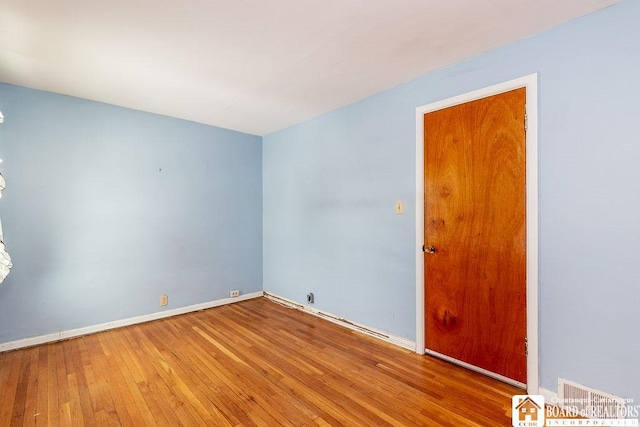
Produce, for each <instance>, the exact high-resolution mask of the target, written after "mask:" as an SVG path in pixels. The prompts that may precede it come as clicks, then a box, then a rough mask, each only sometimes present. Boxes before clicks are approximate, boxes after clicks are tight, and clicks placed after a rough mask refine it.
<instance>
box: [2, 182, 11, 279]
mask: <svg viewBox="0 0 640 427" xmlns="http://www.w3.org/2000/svg"><path fill="white" fill-rule="evenodd" d="M4 187H5V183H4V177H3V176H2V174H0V199H1V198H2V190H4ZM11 267H13V264H11V257H10V256H9V254H8V253H7V251H6V250H5V249H4V237H3V235H2V221H0V283H2V282H3V281H4V279H5V277H7V275H8V274H9V270H10V269H11Z"/></svg>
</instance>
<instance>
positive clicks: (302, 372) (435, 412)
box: [0, 298, 522, 426]
mask: <svg viewBox="0 0 640 427" xmlns="http://www.w3.org/2000/svg"><path fill="white" fill-rule="evenodd" d="M514 394H522V390H519V389H517V388H514V387H511V386H509V385H506V384H503V383H501V382H498V381H495V380H492V379H490V378H487V377H484V376H482V375H479V374H476V373H473V372H470V371H467V370H465V369H462V368H459V367H456V366H454V365H451V364H449V363H447V362H443V361H440V360H437V359H434V358H431V357H428V356H420V355H417V354H415V353H412V352H410V351H408V350H403V349H400V348H398V347H395V346H392V345H389V344H386V343H384V342H381V341H378V340H376V339H373V338H370V337H367V336H364V335H362V334H359V333H356V332H352V331H350V330H348V329H345V328H342V327H340V326H337V325H334V324H332V323H330V322H327V321H325V320H322V319H319V318H316V317H314V316H311V315H308V314H305V313H301V312H299V311H296V310H293V309H289V308H286V307H283V306H280V305H278V304H276V303H273V302H271V301H268V300H266V299H264V298H259V299H254V300H250V301H245V302H240V303H236V304H232V305H227V306H223V307H217V308H213V309H209V310H205V311H201V312H197V313H191V314H186V315H182V316H177V317H173V318H169V319H164V320H158V321H154V322H150V323H145V324H141V325H135V326H130V327H126V328H121V329H116V330H112V331H107V332H102V333H98V334H95V335H89V336H85V337H82V338H76V339H72V340H68V341H63V342H58V343H53V344H47V345H42V346H38V347H33V348H28V349H22V350H15V351H11V352H6V353H2V354H0V426H9V425H51V426H58V425H73V426H81V425H88V426H90V425H99V426H102V425H132V426H141V425H171V426H177V425H186V426H192V425H214V426H238V425H247V426H248V425H258V426H278V425H285V426H314V425H320V426H327V425H334V426H338V425H346V426H357V425H366V426H383V425H392V426H399V425H407V426H411V425H414V426H438V425H443V426H466V425H470V426H473V425H479V426H509V425H511V396H512V395H514Z"/></svg>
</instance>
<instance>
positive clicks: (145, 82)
mask: <svg viewBox="0 0 640 427" xmlns="http://www.w3.org/2000/svg"><path fill="white" fill-rule="evenodd" d="M618 1H619V0H268V1H265V0H262V1H257V0H226V1H223V0H181V1H175V0H173V1H169V0H155V1H152V0H138V1H131V0H110V1H104V0H101V1H97V0H56V1H51V0H2V1H1V2H0V81H3V82H6V83H12V84H17V85H21V86H27V87H31V88H36V89H42V90H47V91H51V92H57V93H62V94H66V95H72V96H77V97H80V98H86V99H91V100H96V101H101V102H106V103H110V104H115V105H121V106H125V107H130V108H135V109H138V110H143V111H150V112H154V113H159V114H165V115H168V116H174V117H180V118H183V119H187V120H192V121H195V122H200V123H206V124H210V125H215V126H221V127H224V128H229V129H235V130H239V131H243V132H247V133H252V134H256V135H265V134H268V133H271V132H274V131H276V130H279V129H282V128H285V127H287V126H290V125H293V124H295V123H299V122H301V121H303V120H306V119H309V118H312V117H314V116H317V115H319V114H322V113H324V112H327V111H330V110H333V109H335V108H338V107H341V106H343V105H346V104H349V103H352V102H355V101H358V100H360V99H362V98H364V97H366V96H368V95H371V94H373V93H376V92H378V91H380V90H384V89H387V88H390V87H393V86H395V85H397V84H399V83H402V82H405V81H408V80H410V79H412V78H414V77H417V76H420V75H422V74H424V73H426V72H428V71H431V70H434V69H437V68H441V67H444V66H446V65H449V64H452V63H456V62H460V61H462V60H465V59H467V58H470V57H472V56H475V55H478V54H480V53H482V52H485V51H487V50H490V49H492V48H495V47H497V46H501V45H504V44H506V43H509V42H512V41H515V40H518V39H521V38H524V37H527V36H530V35H533V34H535V33H537V32H540V31H542V30H544V29H547V28H550V27H552V26H555V25H558V24H561V23H563V22H566V21H568V20H571V19H573V18H576V17H579V16H582V15H585V14H588V13H591V12H593V11H595V10H598V9H601V8H603V7H606V6H608V5H611V4H614V3H617V2H618ZM5 115H7V113H6V112H5ZM7 117H8V116H7ZM7 120H9V118H7Z"/></svg>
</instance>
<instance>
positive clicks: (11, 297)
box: [0, 84, 262, 342]
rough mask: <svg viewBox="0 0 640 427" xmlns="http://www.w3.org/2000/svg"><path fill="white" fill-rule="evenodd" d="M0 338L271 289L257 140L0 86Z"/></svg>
mask: <svg viewBox="0 0 640 427" xmlns="http://www.w3.org/2000/svg"><path fill="white" fill-rule="evenodd" d="M0 111H2V112H3V114H4V116H5V123H4V124H2V125H0V158H3V159H4V163H2V165H0V171H1V172H2V174H3V175H4V176H5V178H6V181H7V189H6V190H5V192H4V197H3V198H2V200H0V218H1V219H2V224H3V226H4V236H5V242H6V245H7V250H8V251H9V253H10V255H11V257H12V259H13V263H14V267H13V270H12V271H11V274H10V275H9V276H8V277H7V279H6V280H5V282H4V283H3V284H2V285H0V342H9V341H13V340H17V339H21V338H27V337H32V336H38V335H42V334H47V333H52V332H59V331H65V330H69V329H74V328H79V327H84V326H91V325H96V324H100V323H104V322H108V321H113V320H120V319H125V318H129V317H132V316H138V315H144V314H148V313H154V312H158V311H161V310H162V309H165V308H161V307H159V298H160V295H161V294H163V293H167V294H169V305H168V306H167V307H166V309H172V308H178V307H183V306H188V305H191V304H197V303H202V302H208V301H213V300H218V299H221V298H226V297H228V296H229V290H231V289H240V290H241V291H242V293H249V292H255V291H260V290H262V188H261V187H262V184H261V182H262V170H261V159H262V147H261V138H260V137H257V136H252V135H247V134H242V133H238V132H233V131H229V130H224V129H219V128H215V127H211V126H205V125H200V124H196V123H192V122H187V121H183V120H178V119H173V118H168V117H162V116H158V115H153V114H148V113H143V112H139V111H133V110H128V109H125V108H119V107H113V106H109V105H105V104H100V103H96V102H91V101H86V100H80V99H76V98H71V97H66V96H61V95H55V94H51V93H46V92H40V91H36V90H31V89H26V88H21V87H16V86H11V85H6V84H0Z"/></svg>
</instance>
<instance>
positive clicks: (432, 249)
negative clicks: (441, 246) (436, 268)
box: [424, 246, 436, 254]
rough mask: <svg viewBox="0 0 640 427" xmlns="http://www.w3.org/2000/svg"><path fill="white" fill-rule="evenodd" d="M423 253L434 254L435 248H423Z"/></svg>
mask: <svg viewBox="0 0 640 427" xmlns="http://www.w3.org/2000/svg"><path fill="white" fill-rule="evenodd" d="M424 251H425V252H426V253H428V254H435V253H436V247H435V246H426V247H425V248H424Z"/></svg>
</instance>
